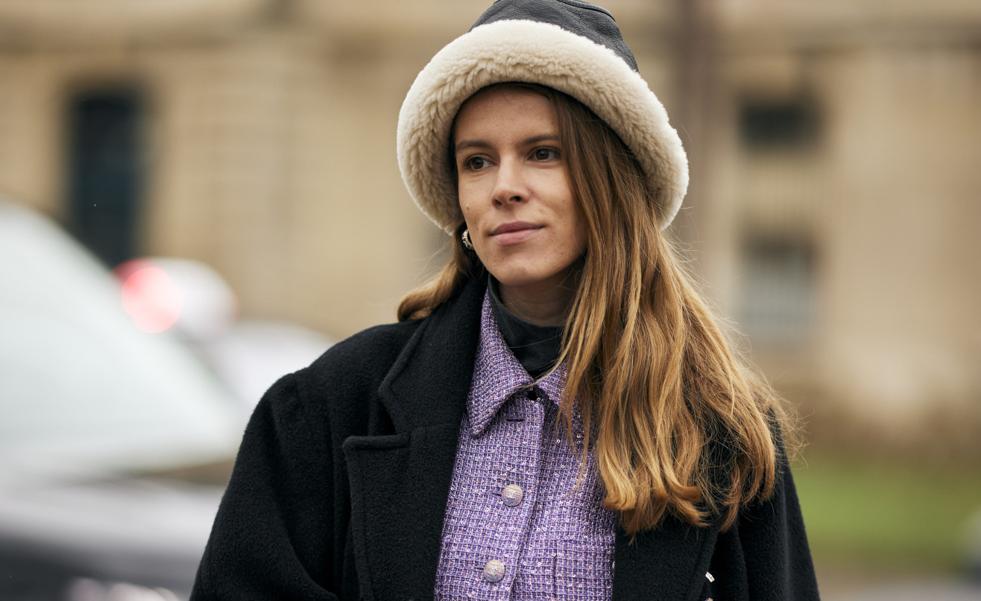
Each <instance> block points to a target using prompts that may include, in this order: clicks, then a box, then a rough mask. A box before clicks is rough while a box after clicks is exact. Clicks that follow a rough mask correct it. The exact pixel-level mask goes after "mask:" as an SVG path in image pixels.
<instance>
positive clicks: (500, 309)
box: [487, 275, 562, 379]
mask: <svg viewBox="0 0 981 601" xmlns="http://www.w3.org/2000/svg"><path fill="white" fill-rule="evenodd" d="M487 277H488V284H487V287H488V289H489V290H490V296H491V306H492V307H493V309H494V318H495V319H496V320H497V327H498V329H499V330H500V331H501V337H502V338H504V342H505V343H506V344H507V345H508V348H510V349H511V352H512V353H514V356H515V358H516V359H517V360H518V362H519V363H521V366H522V367H524V368H525V371H527V372H528V373H529V374H530V375H531V377H533V378H536V379H537V378H538V377H539V376H541V375H542V374H544V373H545V372H547V371H548V370H549V369H551V368H552V365H554V364H555V360H556V359H558V357H559V351H560V350H561V346H562V326H538V325H535V324H533V323H528V322H527V321H525V320H523V319H521V318H520V317H518V316H516V315H515V314H514V313H511V312H510V311H509V310H508V309H507V307H505V306H504V303H503V302H501V298H500V295H499V294H498V290H497V286H498V284H497V280H495V279H494V278H493V277H491V276H489V275H488V276H487Z"/></svg>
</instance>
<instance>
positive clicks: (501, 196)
mask: <svg viewBox="0 0 981 601" xmlns="http://www.w3.org/2000/svg"><path fill="white" fill-rule="evenodd" d="M527 198H528V188H527V183H526V182H525V179H524V173H523V171H522V169H521V162H520V160H518V159H514V158H502V159H501V163H500V166H499V167H498V169H497V178H496V180H495V181H494V194H493V200H494V205H495V206H504V205H507V204H511V203H520V202H524V201H525V200H527Z"/></svg>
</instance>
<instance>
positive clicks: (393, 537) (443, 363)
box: [343, 278, 717, 601]
mask: <svg viewBox="0 0 981 601" xmlns="http://www.w3.org/2000/svg"><path fill="white" fill-rule="evenodd" d="M484 290H485V283H484V282H483V279H482V278H475V279H474V280H473V281H471V282H470V283H469V284H467V285H466V286H465V287H464V289H463V290H462V291H461V292H460V293H459V295H457V296H456V297H455V298H454V299H453V300H452V301H450V302H448V303H446V304H444V305H443V306H441V307H440V308H439V309H437V310H436V311H435V312H434V313H433V315H431V316H430V317H429V318H428V319H426V320H425V321H424V322H423V323H422V324H420V326H419V328H418V329H417V330H416V332H415V333H414V334H413V336H412V338H411V339H410V341H409V342H408V343H407V345H406V347H405V348H404V350H403V352H402V353H401V354H400V356H399V358H398V359H397V360H396V362H395V363H394V364H393V366H392V368H391V370H390V371H389V373H388V375H387V376H386V377H385V379H384V380H383V382H382V385H381V387H380V389H379V392H380V395H381V400H382V404H383V405H384V407H385V408H386V410H387V411H388V412H389V413H390V415H391V417H392V424H393V425H394V428H395V434H381V435H371V436H352V437H349V438H348V439H347V440H346V441H345V443H344V445H343V448H344V453H345V456H346V459H347V466H348V471H349V478H350V482H351V530H352V539H353V544H354V552H355V561H356V564H357V568H358V574H359V578H360V586H361V589H362V594H363V596H364V598H366V599H406V598H414V599H418V600H422V599H431V598H432V591H433V588H434V584H435V581H436V569H437V565H438V562H439V550H440V540H441V536H442V526H443V515H444V513H445V510H446V501H447V498H448V496H449V486H450V481H451V479H452V475H453V462H454V459H455V453H456V446H457V440H458V437H459V430H460V422H461V418H462V417H463V412H464V410H465V407H466V398H467V394H468V392H469V388H470V383H471V377H472V372H473V365H474V359H475V356H476V350H477V344H478V340H479V332H480V323H479V315H480V306H481V302H482V300H483V296H484ZM716 534H717V530H716V529H715V528H708V529H701V528H693V527H691V526H688V525H687V524H684V523H682V522H681V521H679V520H677V519H675V518H673V517H667V518H666V519H665V521H664V523H663V524H662V525H661V526H660V527H658V528H657V529H656V530H653V531H648V532H643V533H641V534H639V535H638V536H637V537H636V540H635V541H634V543H633V544H630V542H629V541H628V537H627V535H626V533H625V532H624V531H623V529H622V528H620V527H618V528H617V533H616V543H615V550H614V561H615V563H614V577H613V601H634V600H637V601H639V600H641V599H645V600H652V599H653V600H658V601H693V600H694V599H695V595H697V594H698V591H699V590H701V588H700V587H701V583H702V581H703V580H704V573H705V571H706V570H707V569H708V564H709V561H710V559H711V550H712V548H713V541H714V539H715V536H716Z"/></svg>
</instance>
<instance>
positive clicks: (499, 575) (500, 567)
mask: <svg viewBox="0 0 981 601" xmlns="http://www.w3.org/2000/svg"><path fill="white" fill-rule="evenodd" d="M503 578H504V562H502V561H499V560H497V559H492V560H490V561H488V562H487V564H486V565H484V580H486V581H487V582H500V581H501V579H503Z"/></svg>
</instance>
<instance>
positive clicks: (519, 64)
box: [396, 20, 688, 233]
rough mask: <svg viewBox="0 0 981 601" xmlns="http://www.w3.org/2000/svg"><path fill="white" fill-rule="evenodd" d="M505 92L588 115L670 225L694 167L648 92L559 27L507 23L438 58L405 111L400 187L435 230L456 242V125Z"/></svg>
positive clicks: (630, 73)
mask: <svg viewBox="0 0 981 601" xmlns="http://www.w3.org/2000/svg"><path fill="white" fill-rule="evenodd" d="M502 82H523V83H535V84H540V85H544V86H547V87H550V88H554V89H556V90H558V91H560V92H564V93H566V94H568V95H569V96H572V97H574V98H576V99H577V100H579V101H580V102H582V103H583V104H585V105H586V106H588V107H589V108H590V109H592V111H593V112H594V113H596V115H598V116H599V117H600V118H601V119H603V120H604V121H605V122H606V123H607V124H608V125H609V126H610V127H612V128H613V130H614V131H615V132H616V133H617V134H618V135H619V136H620V138H621V139H622V140H623V141H624V143H626V144H627V146H628V147H630V149H631V150H632V151H633V152H634V154H635V155H636V157H637V159H638V161H639V163H640V166H641V168H642V169H643V170H644V173H645V174H646V176H647V180H648V183H649V188H650V190H651V192H652V194H653V201H654V203H655V210H656V211H657V214H658V223H659V225H660V226H661V228H662V229H663V228H665V227H667V226H668V224H670V223H671V220H672V219H674V216H675V214H677V212H678V209H679V208H680V207H681V203H682V200H683V199H684V196H685V192H686V190H687V189H688V159H687V157H686V155H685V150H684V147H683V146H682V144H681V138H679V137H678V132H676V131H675V130H674V128H673V127H671V125H670V124H669V123H668V114H667V111H666V110H665V109H664V106H663V105H662V104H661V102H660V101H659V100H658V99H657V96H655V95H654V93H653V92H652V91H651V90H650V88H649V87H648V85H647V82H645V81H644V79H643V78H642V77H641V76H640V74H639V73H638V72H636V71H634V70H633V69H632V68H631V67H630V66H629V65H628V64H627V63H626V62H625V61H624V60H623V59H622V58H621V57H620V56H618V55H617V54H616V53H615V52H613V50H611V49H610V48H608V47H606V46H603V45H600V44H597V43H596V42H593V41H592V40H590V39H588V38H586V37H583V36H581V35H577V34H575V33H572V32H570V31H568V30H566V29H563V28H562V27H560V26H558V25H555V24H552V23H546V22H540V21H532V20H501V21H494V22H492V23H487V24H485V25H479V26H477V27H474V28H473V29H472V30H470V31H469V32H467V33H465V34H463V35H462V36H460V37H458V38H457V39H455V40H453V41H452V42H450V43H449V44H447V45H446V46H445V47H443V48H442V49H441V50H440V51H439V52H437V53H436V55H435V56H434V57H433V58H432V60H430V61H429V64H427V65H426V66H425V67H424V68H423V69H422V71H421V72H420V73H419V75H418V76H417V77H416V79H415V82H413V84H412V87H411V88H410V89H409V92H408V94H407V95H406V97H405V101H404V102H403V103H402V108H401V110H400V111H399V121H398V133H397V140H396V145H397V152H398V163H399V169H400V171H401V173H402V179H403V181H404V182H405V185H406V187H407V188H408V190H409V194H410V195H411V196H412V198H413V200H414V201H415V202H416V204H417V205H418V206H419V208H420V209H421V210H422V212H423V213H424V214H426V216H428V217H429V218H430V219H431V220H432V221H433V222H435V223H436V225H438V226H439V227H441V228H442V229H443V230H445V231H446V232H447V233H452V232H453V231H454V229H455V228H456V227H457V226H458V225H459V224H461V223H463V215H462V213H461V212H460V207H459V203H458V200H457V191H456V184H455V182H454V178H453V171H452V167H451V165H450V164H449V162H448V156H449V153H448V150H447V149H448V145H449V143H450V133H451V132H450V129H451V127H452V125H453V120H454V118H455V116H456V114H457V112H458V111H459V109H460V106H461V105H462V104H463V103H464V102H465V101H466V100H467V98H469V97H470V96H472V95H473V94H474V93H476V92H477V91H479V90H480V89H482V88H484V87H487V86H489V85H492V84H496V83H502Z"/></svg>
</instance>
